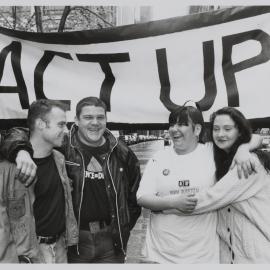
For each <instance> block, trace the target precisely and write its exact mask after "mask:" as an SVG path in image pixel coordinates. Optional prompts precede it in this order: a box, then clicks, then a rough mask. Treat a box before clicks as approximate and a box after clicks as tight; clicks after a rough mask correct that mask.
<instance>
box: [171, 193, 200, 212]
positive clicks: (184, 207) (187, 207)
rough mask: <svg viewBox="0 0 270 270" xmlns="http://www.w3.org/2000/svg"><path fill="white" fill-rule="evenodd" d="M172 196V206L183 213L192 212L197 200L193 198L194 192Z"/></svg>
mask: <svg viewBox="0 0 270 270" xmlns="http://www.w3.org/2000/svg"><path fill="white" fill-rule="evenodd" d="M173 197H174V198H173V200H172V208H175V209H177V210H178V211H181V212H184V213H185V212H186V213H190V212H192V211H193V210H194V209H195V207H196V205H197V201H198V199H197V198H195V194H188V195H176V196H173Z"/></svg>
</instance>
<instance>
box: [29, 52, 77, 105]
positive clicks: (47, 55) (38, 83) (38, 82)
mask: <svg viewBox="0 0 270 270" xmlns="http://www.w3.org/2000/svg"><path fill="white" fill-rule="evenodd" d="M54 56H59V57H62V58H65V59H69V60H72V57H71V55H70V54H69V53H63V52H54V51H44V55H43V56H42V58H41V59H40V61H39V62H38V64H37V66H36V68H35V73H34V87H35V93H36V98H37V99H42V98H45V99H47V97H46V96H45V94H44V90H43V74H44V71H45V70H46V68H47V66H48V65H49V64H50V62H51V61H52V60H53V58H54ZM59 101H61V102H63V103H65V104H66V105H67V106H68V109H69V110H70V100H59Z"/></svg>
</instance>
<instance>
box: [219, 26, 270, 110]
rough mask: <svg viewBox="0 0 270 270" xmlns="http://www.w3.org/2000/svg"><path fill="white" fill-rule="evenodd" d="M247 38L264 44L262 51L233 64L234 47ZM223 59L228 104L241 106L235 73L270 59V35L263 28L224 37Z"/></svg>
mask: <svg viewBox="0 0 270 270" xmlns="http://www.w3.org/2000/svg"><path fill="white" fill-rule="evenodd" d="M247 40H257V41H259V42H260V43H261V45H262V50H261V53H260V54H259V55H257V56H254V57H252V58H249V59H247V60H244V61H242V62H240V63H237V64H234V65H233V64H232V47H233V46H234V45H236V44H239V43H242V42H244V41H247ZM222 43H223V60H222V68H223V74H224V80H225V83H226V87H227V92H228V105H229V106H231V107H238V106H239V95H238V89H237V85H236V79H235V73H236V72H239V71H241V70H244V69H247V68H250V67H253V66H256V65H259V64H262V63H265V62H267V61H268V60H269V59H270V50H269V48H270V37H269V35H268V34H267V33H265V32H264V31H262V30H252V31H247V32H243V33H239V34H235V35H230V36H226V37H223V38H222Z"/></svg>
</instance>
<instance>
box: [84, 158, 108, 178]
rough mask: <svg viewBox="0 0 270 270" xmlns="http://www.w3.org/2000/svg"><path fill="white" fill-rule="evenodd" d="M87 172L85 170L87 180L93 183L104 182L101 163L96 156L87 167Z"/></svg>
mask: <svg viewBox="0 0 270 270" xmlns="http://www.w3.org/2000/svg"><path fill="white" fill-rule="evenodd" d="M86 169H87V170H85V179H86V180H91V181H98V180H104V173H103V171H102V167H101V165H100V163H99V162H98V161H97V160H96V158H95V157H94V156H92V158H91V159H90V161H89V164H88V165H87V168H86Z"/></svg>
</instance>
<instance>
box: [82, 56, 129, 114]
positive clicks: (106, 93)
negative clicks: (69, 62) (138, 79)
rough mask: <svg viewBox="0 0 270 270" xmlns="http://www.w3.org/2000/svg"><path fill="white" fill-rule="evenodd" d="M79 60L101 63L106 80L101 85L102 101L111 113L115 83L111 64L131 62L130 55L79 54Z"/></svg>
mask: <svg viewBox="0 0 270 270" xmlns="http://www.w3.org/2000/svg"><path fill="white" fill-rule="evenodd" d="M77 57H78V60H79V61H82V62H93V63H99V64H100V67H101V69H102V71H103V72H104V74H105V78H104V80H103V82H102V85H101V90H100V95H99V97H100V99H101V100H103V101H104V102H105V104H106V106H107V110H108V112H110V111H111V101H110V100H111V92H112V88H113V85H114V82H115V77H114V75H113V73H112V69H111V67H110V65H109V63H118V62H129V61H130V59H129V54H128V53H115V54H77Z"/></svg>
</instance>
